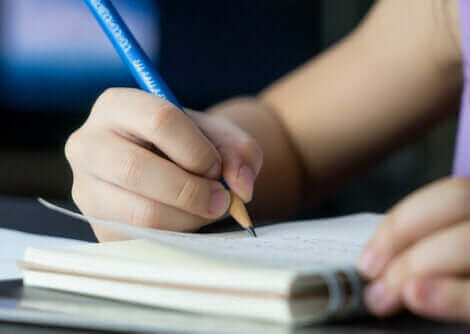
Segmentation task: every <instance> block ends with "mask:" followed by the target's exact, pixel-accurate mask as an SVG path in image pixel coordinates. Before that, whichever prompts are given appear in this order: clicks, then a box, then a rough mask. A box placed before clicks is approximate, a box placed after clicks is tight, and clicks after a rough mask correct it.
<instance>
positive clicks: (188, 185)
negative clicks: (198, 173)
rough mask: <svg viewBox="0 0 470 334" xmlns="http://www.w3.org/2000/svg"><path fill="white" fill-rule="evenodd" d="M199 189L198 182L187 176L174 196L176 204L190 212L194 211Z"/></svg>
mask: <svg viewBox="0 0 470 334" xmlns="http://www.w3.org/2000/svg"><path fill="white" fill-rule="evenodd" d="M200 190H201V184H200V182H197V181H196V180H195V179H194V178H191V177H188V178H187V179H186V181H185V182H184V183H183V186H182V187H181V188H180V189H179V191H178V194H177V196H176V204H177V206H178V207H180V208H183V209H185V210H188V211H190V212H194V211H196V210H195V204H196V200H197V198H198V196H199V192H200Z"/></svg>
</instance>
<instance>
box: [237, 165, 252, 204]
mask: <svg viewBox="0 0 470 334" xmlns="http://www.w3.org/2000/svg"><path fill="white" fill-rule="evenodd" d="M255 179H256V174H255V172H254V171H253V169H251V168H250V167H248V166H242V167H241V168H240V170H239V171H238V180H239V181H240V183H241V184H242V185H243V187H244V188H245V190H246V193H245V198H244V199H245V200H247V201H249V200H251V197H252V196H253V186H254V183H255Z"/></svg>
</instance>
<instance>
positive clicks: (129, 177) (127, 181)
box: [117, 152, 143, 188]
mask: <svg viewBox="0 0 470 334" xmlns="http://www.w3.org/2000/svg"><path fill="white" fill-rule="evenodd" d="M142 168H143V167H142V164H141V161H140V159H139V156H138V155H137V154H136V153H133V152H128V153H127V154H125V155H124V157H123V158H122V162H121V167H120V168H118V173H117V174H118V175H117V178H118V180H117V181H118V184H123V185H125V186H127V187H130V188H135V187H138V186H139V184H140V179H141V176H142Z"/></svg>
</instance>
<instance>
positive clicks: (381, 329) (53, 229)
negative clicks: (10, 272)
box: [0, 197, 470, 334]
mask: <svg viewBox="0 0 470 334" xmlns="http://www.w3.org/2000/svg"><path fill="white" fill-rule="evenodd" d="M0 217H1V220H0V227H4V228H14V229H17V230H21V231H25V232H32V233H41V234H49V235H53V236H61V237H68V238H76V239H81V240H87V241H94V240H95V238H94V236H93V233H92V232H91V230H90V228H89V227H88V226H87V225H85V224H81V223H77V221H75V220H74V219H71V218H69V217H65V216H61V215H58V214H57V213H54V212H52V211H49V210H46V209H44V208H43V207H42V206H40V205H39V204H38V203H37V201H36V200H34V199H18V198H5V197H3V198H2V197H0ZM17 289H19V285H18V284H17V283H13V284H11V288H9V289H8V291H0V294H2V293H3V295H5V294H11V295H14V294H15V293H17V292H16V291H15V290H17ZM418 331H423V332H426V333H431V332H439V333H440V332H445V333H449V334H451V333H469V332H470V325H460V324H438V323H435V322H432V321H427V320H423V319H418V318H416V317H413V316H411V315H408V314H405V315H400V316H397V317H394V318H393V319H389V320H375V319H361V320H356V321H352V322H348V323H342V324H331V325H328V326H319V327H314V328H310V329H300V330H298V331H295V333H305V334H307V333H312V334H317V333H351V332H354V333H356V332H357V333H374V334H375V333H401V332H411V333H414V332H418ZM88 332H89V333H92V332H90V331H79V330H66V329H52V328H39V327H34V326H26V325H15V324H7V323H2V322H0V333H17V334H20V333H28V334H30V333H31V334H33V333H34V334H36V333H88ZM160 333H165V331H163V332H160ZM166 333H168V331H166Z"/></svg>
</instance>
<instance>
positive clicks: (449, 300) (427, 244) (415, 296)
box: [359, 179, 470, 321]
mask: <svg viewBox="0 0 470 334" xmlns="http://www.w3.org/2000/svg"><path fill="white" fill-rule="evenodd" d="M359 268H360V270H361V271H362V273H363V274H364V275H365V276H366V277H368V278H370V279H372V280H373V282H372V283H371V285H370V286H369V287H368V288H367V289H366V293H365V301H366V304H367V306H368V307H369V309H370V310H371V311H372V312H373V313H375V314H377V315H379V316H386V315H389V314H392V313H394V312H396V311H397V310H398V309H399V308H400V307H401V306H406V307H407V308H409V309H410V310H411V311H413V312H415V313H417V314H420V315H423V316H429V317H434V318H438V319H447V320H465V321H470V276H469V274H470V180H466V179H446V180H444V181H440V182H437V183H435V184H433V185H431V186H429V187H428V188H425V189H424V190H420V191H418V192H417V193H415V194H413V195H411V196H410V197H409V198H408V199H406V200H405V201H403V202H402V203H400V204H399V205H397V206H396V207H395V208H394V209H392V210H391V212H390V213H389V214H388V215H387V218H386V221H385V222H384V223H383V224H382V225H381V226H380V228H379V229H378V231H377V233H376V234H375V236H374V237H373V238H372V239H371V240H370V241H369V244H368V246H367V247H366V249H365V251H364V253H363V254H362V257H361V259H360V261H359Z"/></svg>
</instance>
